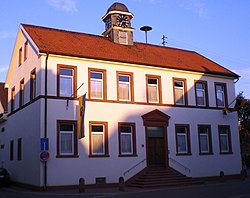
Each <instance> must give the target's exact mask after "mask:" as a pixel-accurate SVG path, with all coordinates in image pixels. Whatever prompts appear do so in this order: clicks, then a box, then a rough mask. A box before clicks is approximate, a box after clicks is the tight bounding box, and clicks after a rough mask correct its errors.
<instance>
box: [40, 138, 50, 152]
mask: <svg viewBox="0 0 250 198" xmlns="http://www.w3.org/2000/svg"><path fill="white" fill-rule="evenodd" d="M40 145H41V149H40V150H41V151H47V150H49V138H41V139H40Z"/></svg>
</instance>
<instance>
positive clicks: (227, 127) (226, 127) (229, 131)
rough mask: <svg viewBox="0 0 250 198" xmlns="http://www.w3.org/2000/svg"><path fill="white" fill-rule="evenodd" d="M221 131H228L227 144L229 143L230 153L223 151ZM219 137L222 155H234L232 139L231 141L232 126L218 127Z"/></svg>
mask: <svg viewBox="0 0 250 198" xmlns="http://www.w3.org/2000/svg"><path fill="white" fill-rule="evenodd" d="M220 129H227V130H228V134H227V143H228V151H222V148H221V147H222V146H221V130H220ZM218 136H219V149H220V154H232V153H233V152H232V139H231V130H230V125H218Z"/></svg>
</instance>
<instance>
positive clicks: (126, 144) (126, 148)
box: [121, 133, 132, 153]
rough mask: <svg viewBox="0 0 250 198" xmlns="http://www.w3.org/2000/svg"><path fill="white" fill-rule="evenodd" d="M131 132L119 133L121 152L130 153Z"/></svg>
mask: <svg viewBox="0 0 250 198" xmlns="http://www.w3.org/2000/svg"><path fill="white" fill-rule="evenodd" d="M131 137H132V134H131V133H130V134H129V133H128V134H124V133H122V134H121V152H122V153H132V138H131Z"/></svg>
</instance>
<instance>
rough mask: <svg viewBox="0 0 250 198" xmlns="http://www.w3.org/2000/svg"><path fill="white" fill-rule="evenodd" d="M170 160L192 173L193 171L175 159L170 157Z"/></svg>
mask: <svg viewBox="0 0 250 198" xmlns="http://www.w3.org/2000/svg"><path fill="white" fill-rule="evenodd" d="M169 159H170V160H171V162H174V163H176V164H178V165H179V166H180V167H182V168H183V169H184V170H185V171H188V172H191V170H190V169H189V168H188V167H186V166H184V165H183V164H181V163H180V162H178V161H176V160H174V159H173V158H171V157H170V158H169Z"/></svg>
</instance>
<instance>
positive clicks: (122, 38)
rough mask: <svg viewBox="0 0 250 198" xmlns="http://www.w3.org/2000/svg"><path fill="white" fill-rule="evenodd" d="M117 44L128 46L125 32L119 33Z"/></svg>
mask: <svg viewBox="0 0 250 198" xmlns="http://www.w3.org/2000/svg"><path fill="white" fill-rule="evenodd" d="M119 43H120V44H125V45H126V44H128V39H127V32H125V31H119Z"/></svg>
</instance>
